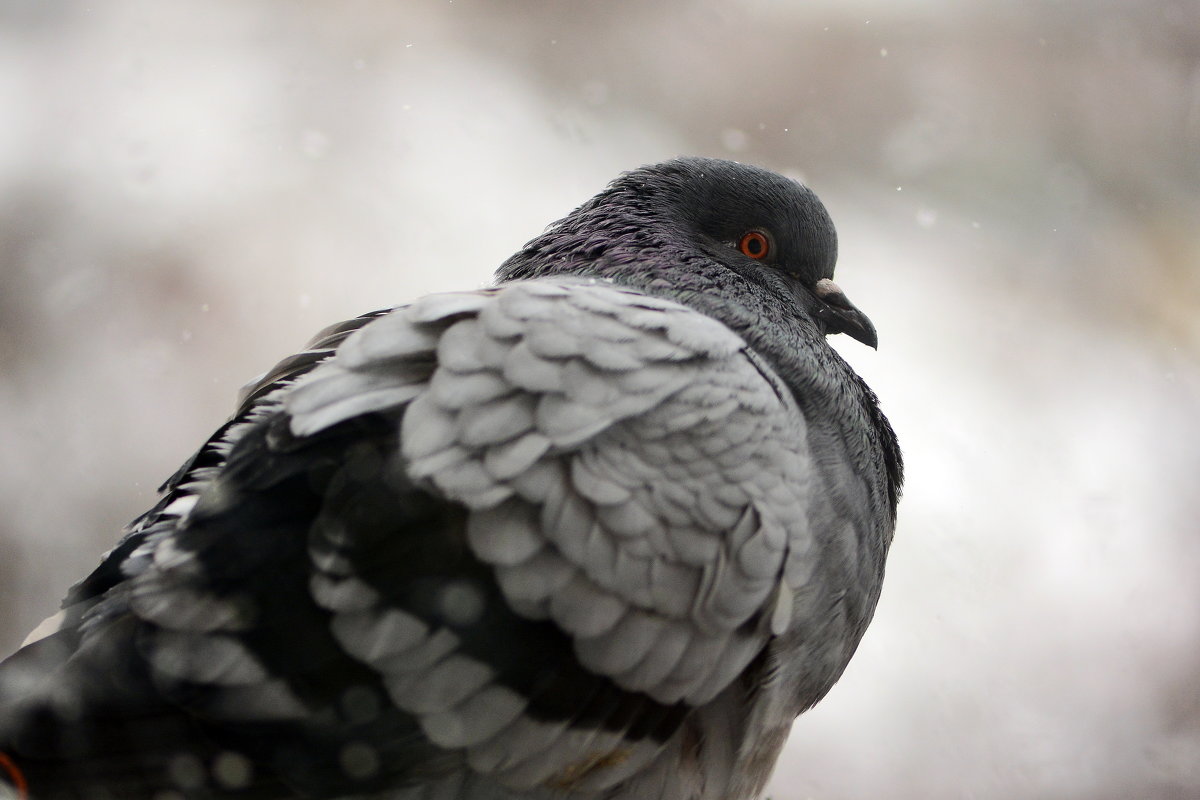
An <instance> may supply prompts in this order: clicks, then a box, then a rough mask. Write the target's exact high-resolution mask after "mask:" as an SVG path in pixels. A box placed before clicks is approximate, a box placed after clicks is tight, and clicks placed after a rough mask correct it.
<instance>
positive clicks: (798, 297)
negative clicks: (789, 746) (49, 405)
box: [0, 159, 901, 800]
mask: <svg viewBox="0 0 1200 800" xmlns="http://www.w3.org/2000/svg"><path fill="white" fill-rule="evenodd" d="M835 260H836V236H835V234H834V229H833V225H832V223H831V222H830V220H829V217H828V215H827V214H826V212H825V209H824V208H823V207H822V206H821V204H820V202H819V201H818V200H817V198H816V196H815V195H813V194H812V192H810V191H809V190H808V189H806V188H804V187H803V186H801V185H800V184H798V183H796V182H794V181H791V180H788V179H785V178H783V177H781V176H779V175H776V174H774V173H771V172H768V171H766V170H762V169H758V168H754V167H749V166H744V165H739V164H734V163H732V162H726V161H717V160H709V159H678V160H675V161H671V162H666V163H664V164H658V165H654V166H649V167H644V168H642V169H639V170H635V171H632V172H630V173H626V174H625V175H623V176H621V177H620V178H618V179H617V180H616V181H614V182H613V183H612V184H611V185H610V186H609V187H608V188H607V189H606V190H605V191H604V192H602V193H601V194H599V195H597V196H596V197H595V198H593V199H592V200H590V201H589V202H587V203H585V204H584V205H583V206H581V207H580V208H578V209H576V210H575V211H574V212H573V213H572V214H571V215H569V216H568V217H566V218H565V219H563V220H561V221H560V222H558V223H556V224H555V225H554V226H552V227H551V228H549V229H548V230H547V231H546V232H545V233H544V234H542V235H541V236H539V237H538V238H536V239H534V240H532V241H531V242H530V243H529V244H528V245H526V246H525V248H523V249H522V250H521V251H520V252H519V253H517V254H516V255H514V256H513V257H512V258H510V259H509V260H508V261H507V262H506V263H505V264H504V265H503V266H502V267H501V268H500V270H499V272H498V274H497V282H496V284H495V285H494V286H493V287H491V288H488V289H483V290H480V291H474V292H462V293H453V294H442V295H431V296H428V297H425V298H422V299H420V300H418V301H416V302H415V303H413V304H411V305H408V306H403V307H400V308H396V309H392V310H389V311H385V312H377V313H375V314H368V315H366V316H364V317H360V318H358V319H355V320H351V321H348V322H346V323H342V324H340V325H337V326H334V327H332V328H330V329H328V330H327V331H325V332H324V333H323V334H321V335H320V336H319V337H318V338H317V340H315V341H314V343H313V344H312V345H311V346H310V347H309V349H307V350H306V351H304V352H302V353H300V354H298V355H296V356H293V357H291V358H289V359H287V360H285V361H283V362H281V363H280V364H279V365H278V366H277V367H276V368H275V369H274V370H273V371H272V372H270V373H268V374H267V375H266V376H265V377H263V378H262V379H261V380H260V381H259V382H258V383H257V384H256V385H255V386H253V387H252V388H251V389H250V390H249V392H248V393H247V395H246V396H245V398H244V399H243V402H242V404H241V407H240V409H239V410H238V412H237V413H236V414H235V416H234V417H233V418H232V419H231V420H230V421H229V422H228V423H226V424H225V425H224V426H223V427H222V428H220V429H219V430H218V431H217V432H216V433H215V434H214V435H213V437H212V438H211V439H210V440H209V441H208V442H207V443H206V444H205V445H204V446H203V447H201V448H200V450H199V451H198V452H197V453H196V454H195V455H194V456H193V457H192V458H191V459H190V460H189V461H188V462H187V463H186V464H185V465H184V466H183V467H182V468H181V469H180V470H179V471H178V472H177V473H176V474H175V476H173V477H172V478H171V479H170V480H169V481H168V482H167V483H166V484H165V485H164V487H163V490H162V497H161V500H160V502H159V503H158V504H157V505H156V506H155V508H153V509H152V510H150V511H149V512H147V513H146V514H144V515H143V516H142V517H140V518H139V519H138V520H136V521H135V522H134V523H133V524H132V525H131V526H130V528H129V529H128V531H127V532H126V534H125V537H124V538H123V539H122V540H121V542H120V543H119V544H118V545H117V547H116V548H115V549H113V550H112V551H111V552H110V553H108V554H107V555H106V556H105V558H104V560H103V562H102V563H101V565H100V566H99V568H97V570H96V571H95V572H94V573H92V575H90V576H88V577H87V578H85V579H84V580H83V581H81V582H80V583H79V584H77V585H76V586H75V587H74V588H73V589H72V590H71V592H70V593H69V595H68V596H67V598H66V600H65V601H64V604H63V610H62V612H60V614H59V615H57V616H56V617H55V618H52V620H48V621H47V623H46V624H45V625H44V626H43V627H42V628H39V630H38V631H36V632H35V633H34V634H31V637H30V640H28V643H27V644H26V646H25V647H23V648H22V649H21V650H19V651H18V652H17V653H15V654H14V655H12V656H11V657H10V658H9V659H8V660H6V661H5V662H3V664H0V785H2V784H3V783H4V782H5V780H7V783H8V784H10V785H11V787H10V791H12V792H15V793H18V794H19V796H23V795H28V796H29V797H33V798H85V797H86V798H91V797H114V798H159V799H163V798H290V797H306V798H309V797H311V798H394V799H395V800H437V799H439V798H462V799H463V800H501V799H503V798H507V799H508V800H517V799H518V798H521V799H522V800H572V799H575V798H578V799H579V800H584V799H585V798H596V799H599V798H604V799H605V800H620V799H623V798H628V799H629V800H634V799H635V798H636V799H639V800H640V799H644V798H651V797H653V798H665V799H666V800H709V799H711V800H717V798H720V799H721V800H738V799H740V798H753V797H757V796H758V794H759V793H760V792H761V790H762V787H763V785H764V784H765V782H766V780H767V778H768V776H769V775H770V771H771V769H772V767H773V765H774V762H775V759H776V758H777V756H778V753H779V750H780V748H781V747H782V745H783V742H784V740H785V738H786V736H787V732H788V729H789V727H790V725H791V723H792V721H793V720H794V718H795V717H796V715H798V714H799V713H801V712H802V711H804V710H805V709H806V708H808V707H810V706H811V705H813V704H814V703H816V702H817V701H818V700H820V699H821V697H823V696H824V695H825V693H826V692H827V691H828V690H829V688H830V687H831V686H832V685H833V684H834V682H835V681H836V680H837V678H838V677H839V676H840V675H841V673H842V671H843V670H844V668H845V666H846V664H847V663H848V661H849V659H850V657H851V655H852V654H853V652H854V649H855V648H856V646H857V644H858V642H859V640H860V638H861V637H862V635H863V632H864V631H865V629H866V626H867V624H868V622H869V621H870V619H871V616H872V613H873V611H874V608H875V604H876V601H877V599H878V597H879V591H880V585H881V581H882V578H883V570H884V560H885V557H886V553H887V549H888V546H889V544H890V541H891V538H892V533H893V529H894V524H895V512H896V503H897V499H898V495H899V492H900V485H901V459H900V453H899V449H898V447H897V444H896V440H895V436H894V434H893V432H892V429H891V427H890V426H889V425H888V423H887V421H886V419H885V418H884V417H883V415H882V413H881V412H880V410H879V408H878V403H877V401H876V398H875V396H874V395H873V394H872V393H871V391H870V390H869V389H868V388H867V386H866V385H865V384H864V383H863V382H862V380H861V379H860V378H858V376H857V375H855V374H854V373H853V371H852V370H851V369H850V368H849V367H848V366H847V365H846V364H845V362H844V361H842V359H841V358H840V357H839V356H838V355H837V354H836V353H835V352H834V351H833V350H832V349H831V348H830V347H829V346H828V344H827V343H826V341H825V337H826V335H827V334H829V333H838V332H845V333H849V334H851V335H852V336H854V337H855V338H858V339H860V340H862V341H864V342H866V343H868V344H872V345H873V344H874V342H875V332H874V328H873V327H872V326H871V324H870V322H869V321H868V320H867V318H866V317H865V316H864V315H863V314H862V313H861V312H859V311H858V310H857V309H856V308H854V306H853V305H851V304H850V303H849V301H847V300H846V299H845V295H843V294H842V293H841V292H840V290H838V288H837V286H836V285H835V284H833V282H832V276H833V267H834V262H835ZM5 776H7V778H5ZM2 792H3V789H0V796H2Z"/></svg>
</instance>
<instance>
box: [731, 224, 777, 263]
mask: <svg viewBox="0 0 1200 800" xmlns="http://www.w3.org/2000/svg"><path fill="white" fill-rule="evenodd" d="M738 250H741V251H742V255H747V256H750V258H754V259H759V260H762V259H764V258H766V257H767V256H768V255H770V253H771V240H770V239H769V238H767V234H766V233H764V232H762V231H746V232H745V233H743V234H742V238H741V240H740V241H739V242H738Z"/></svg>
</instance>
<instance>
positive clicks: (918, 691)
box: [0, 0, 1200, 800]
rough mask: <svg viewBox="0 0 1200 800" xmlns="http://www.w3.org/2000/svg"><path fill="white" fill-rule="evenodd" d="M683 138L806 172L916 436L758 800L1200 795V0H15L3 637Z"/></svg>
mask: <svg viewBox="0 0 1200 800" xmlns="http://www.w3.org/2000/svg"><path fill="white" fill-rule="evenodd" d="M684 153H687V154H702V155H715V156H724V157H729V158H736V159H738V160H744V161H749V162H754V163H758V164H762V165H765V166H769V167H772V168H775V169H778V170H781V171H785V172H788V173H790V174H794V175H796V176H799V177H803V178H804V179H805V180H806V181H807V182H808V183H809V184H810V185H811V186H812V187H813V188H814V189H815V190H816V191H817V192H818V193H819V194H820V195H821V197H822V198H823V199H824V200H825V202H826V204H827V206H828V207H829V209H830V212H831V213H832V215H833V217H834V219H835V221H836V222H837V224H838V227H839V231H840V234H841V242H842V248H841V260H840V269H839V273H838V280H839V283H840V284H841V285H842V286H843V287H844V288H845V289H846V290H847V292H848V294H849V295H850V296H851V297H852V298H854V300H855V302H856V303H857V304H858V305H859V307H861V308H863V309H864V310H866V311H867V312H868V313H869V314H870V315H871V317H872V318H873V320H874V321H875V323H876V325H877V326H878V329H879V332H880V339H881V345H880V349H879V351H878V352H877V353H876V352H873V351H870V350H867V349H866V348H863V347H861V346H859V345H858V344H857V343H855V342H853V341H850V340H845V341H838V342H837V343H836V344H837V346H838V348H839V349H840V350H841V351H842V352H843V353H845V354H846V356H847V358H849V359H850V360H851V361H852V362H853V363H854V364H855V365H856V367H857V368H858V369H860V371H861V372H863V373H864V374H865V375H866V377H867V378H868V380H869V381H870V383H871V384H872V386H874V388H875V389H876V390H877V392H878V393H879V395H880V396H881V397H882V398H883V402H884V407H885V410H886V411H887V412H888V414H889V415H890V417H891V418H892V420H893V422H894V424H895V426H896V428H897V430H898V432H899V434H900V437H901V441H902V443H903V444H904V446H905V451H906V454H907V457H908V464H909V481H908V487H907V492H906V495H905V498H904V501H903V503H902V505H901V515H900V527H899V531H898V534H897V537H896V541H895V545H894V548H893V554H892V558H891V561H890V565H889V573H888V580H887V584H886V586H885V591H884V597H883V601H882V604H881V606H880V610H879V613H878V615H877V617H876V622H875V624H874V626H873V627H872V629H871V631H870V632H869V633H868V635H867V638H866V639H865V640H864V642H863V645H862V647H861V649H860V651H859V654H858V656H857V658H856V659H855V661H854V663H853V664H852V665H851V667H850V669H849V671H848V672H847V674H846V676H845V678H844V679H843V680H842V681H841V683H840V684H839V685H838V686H837V687H836V688H835V689H834V691H833V692H832V693H831V694H830V696H829V698H828V699H827V700H826V701H825V702H824V703H822V704H821V705H820V706H818V708H816V709H815V710H813V711H812V712H810V713H809V714H806V715H805V716H803V717H802V718H801V719H800V721H799V723H798V724H797V725H796V728H795V732H794V734H793V737H792V740H791V742H790V744H789V746H788V750H787V752H786V754H785V757H784V759H783V761H782V762H781V765H780V767H779V769H778V771H777V773H776V777H775V779H774V782H773V784H772V790H771V791H772V795H773V797H775V798H776V800H803V799H804V798H828V799H830V800H833V799H836V798H865V797H888V798H900V799H906V798H912V799H913V800H917V799H918V798H920V799H924V798H976V799H991V798H996V800H1000V799H1001V798H1003V799H1004V800H1012V799H1013V798H1050V797H1053V798H1081V799H1082V798H1088V799H1089V800H1090V799H1092V798H1101V799H1103V798H1113V800H1116V799H1117V798H1130V797H1138V798H1164V799H1165V798H1179V799H1181V800H1183V799H1185V798H1196V797H1200V486H1198V483H1200V225H1197V220H1198V219H1200V4H1198V3H1196V2H1195V1H1194V0H1191V1H1190V2H1169V1H1168V0H1146V1H1144V2H1143V1H1142V0H1139V2H1136V3H1135V2H1128V3H1119V2H1084V1H1083V0H1064V1H1063V2H1033V1H1032V0H1025V1H1023V2H1004V3H1000V2H995V3H990V4H982V3H981V4H963V3H953V2H950V1H949V0H945V2H937V1H936V0H923V1H922V0H904V1H903V2H886V3H885V2H883V1H882V0H879V2H868V1H867V0H854V1H853V2H834V1H833V0H826V2H793V3H788V2H780V1H777V2H765V1H763V2H749V0H747V1H746V2H710V3H700V2H696V3H692V2H656V3H638V2H634V1H633V0H622V1H613V2H604V3H586V2H582V0H576V1H575V2H567V1H566V0H562V1H561V2H531V1H530V2H515V1H514V2H507V3H487V2H483V0H473V1H471V0H457V1H455V2H449V0H443V1H442V2H424V1H422V2H417V1H416V0H404V2H383V0H378V1H377V2H363V1H359V0H352V1H351V2H339V3H329V2H320V1H319V0H308V1H307V2H304V1H295V2H282V1H280V2H268V1H267V0H243V1H242V2H237V3H233V2H211V1H210V2H200V1H199V0H190V1H186V2H171V3H163V2H152V1H151V0H146V1H145V2H135V1H134V0H105V2H101V3H81V2H69V1H67V0H64V1H63V2H57V3H43V2H35V0H0V609H2V614H0V649H2V650H3V651H4V652H7V651H9V650H11V649H12V648H14V647H15V646H16V645H17V643H18V642H19V641H20V640H21V638H22V637H23V636H24V634H25V633H26V632H27V631H28V630H29V629H30V628H32V627H33V626H34V625H35V624H36V623H37V622H39V621H40V620H41V619H42V618H43V617H44V616H46V615H48V614H49V613H51V612H52V611H53V610H54V609H55V608H56V606H57V602H58V600H59V599H60V598H61V596H62V594H63V593H64V591H65V590H66V588H67V587H68V586H69V585H70V584H71V583H72V582H73V581H74V580H76V579H78V578H79V577H81V576H82V575H84V574H85V573H86V572H87V571H89V570H90V569H91V568H92V567H93V566H94V565H95V563H96V562H97V559H98V557H99V554H100V553H101V552H102V551H103V550H105V549H106V548H107V547H109V546H110V545H111V544H112V542H113V541H114V540H115V539H116V536H117V534H118V531H119V529H120V526H121V525H122V524H124V523H125V522H126V521H128V520H129V519H130V518H132V517H133V516H135V515H136V514H137V513H138V512H139V511H141V510H142V509H143V508H145V507H146V506H147V505H148V504H150V503H151V502H152V499H153V496H154V495H153V491H154V488H155V486H156V485H157V484H158V482H160V481H161V480H162V479H164V478H166V477H167V476H168V475H169V474H170V473H171V472H172V471H173V470H174V469H175V467H176V466H178V464H179V463H180V462H181V461H182V460H183V459H184V458H186V457H187V456H188V455H189V454H190V452H191V450H192V449H193V448H194V447H195V446H196V445H198V444H199V442H200V441H201V440H202V439H203V438H204V437H205V436H206V435H207V434H208V432H209V431H210V430H211V429H212V428H214V427H215V426H216V425H217V424H218V423H220V422H221V420H222V419H223V418H224V416H225V415H226V414H228V413H229V412H230V411H231V410H232V404H233V399H234V396H235V393H236V391H237V389H238V387H239V386H241V385H242V384H243V383H244V382H246V381H247V380H249V379H250V378H251V377H253V376H254V375H255V374H257V373H258V372H260V371H262V370H264V369H266V368H267V367H269V366H270V365H271V364H273V363H274V362H275V361H276V360H277V359H278V358H279V357H281V356H283V355H286V354H287V353H289V352H292V351H294V350H295V349H297V348H299V347H300V346H301V345H303V344H304V342H305V341H306V340H307V339H308V337H309V336H310V335H311V334H312V333H314V332H315V331H317V330H318V329H320V328H321V327H323V326H324V325H325V324H327V323H329V322H331V321H334V320H337V319H341V318H344V317H348V316H352V315H355V314H358V313H360V312H364V311H367V310H371V309H375V308H380V307H384V306H388V305H391V304H395V303H398V302H403V301H405V300H406V299H410V298H412V297H413V296H415V295H418V294H421V293H423V292H428V291H433V290H439V289H454V288H469V287H475V286H479V285H482V284H484V283H485V282H487V280H488V277H489V274H490V272H491V271H492V270H493V269H494V268H495V267H496V266H497V265H498V264H499V263H500V261H501V260H502V259H503V258H504V257H505V256H506V255H508V254H509V253H510V252H512V251H513V250H514V249H515V248H517V247H518V246H519V245H520V244H521V243H523V242H524V241H525V240H526V239H528V238H530V237H531V236H533V235H534V234H536V233H537V232H539V231H540V230H541V229H542V227H543V226H544V225H546V224H547V223H549V222H550V221H552V220H554V219H556V218H558V217H560V216H562V215H563V214H564V213H566V212H567V211H569V210H570V209H571V208H572V207H573V206H574V205H575V204H577V203H579V202H581V201H582V200H584V199H586V198H587V197H588V196H590V195H591V194H593V193H594V192H595V191H597V190H598V189H600V188H601V187H602V186H603V185H604V183H605V182H606V181H607V180H609V179H610V178H612V177H613V176H615V175H616V174H617V173H618V172H620V171H621V170H624V169H629V168H631V167H634V166H637V165H639V164H643V163H646V162H651V161H657V160H660V159H663V158H667V157H670V156H674V155H677V154H684ZM840 338H842V339H845V337H840Z"/></svg>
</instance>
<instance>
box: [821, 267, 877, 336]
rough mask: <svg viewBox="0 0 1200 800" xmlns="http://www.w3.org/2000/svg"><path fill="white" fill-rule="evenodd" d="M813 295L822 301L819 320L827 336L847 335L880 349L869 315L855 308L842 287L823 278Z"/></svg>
mask: <svg viewBox="0 0 1200 800" xmlns="http://www.w3.org/2000/svg"><path fill="white" fill-rule="evenodd" d="M813 294H815V295H816V296H817V299H818V300H820V301H821V306H820V307H819V308H818V309H817V318H818V319H820V320H821V323H822V324H823V325H824V326H825V333H826V335H828V334H831V333H846V334H849V335H850V336H851V337H852V338H855V339H857V340H858V341H860V342H862V343H863V344H865V345H866V346H867V347H871V348H874V349H876V350H878V349H879V336H878V334H876V333H875V326H874V325H872V324H871V320H869V319H868V318H867V315H866V314H864V313H863V312H861V311H859V310H858V309H857V308H855V307H854V304H853V303H851V302H850V300H849V299H848V298H847V297H846V295H845V294H844V293H843V292H842V289H841V287H840V286H838V285H837V284H836V283H834V282H833V281H831V280H830V279H829V278H822V279H821V280H819V281H817V283H816V285H815V286H813Z"/></svg>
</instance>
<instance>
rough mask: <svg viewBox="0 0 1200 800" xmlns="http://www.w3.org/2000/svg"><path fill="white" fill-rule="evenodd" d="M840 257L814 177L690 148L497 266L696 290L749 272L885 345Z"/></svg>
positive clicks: (747, 277) (817, 316)
mask: <svg viewBox="0 0 1200 800" xmlns="http://www.w3.org/2000/svg"><path fill="white" fill-rule="evenodd" d="M836 262H837V232H836V231H835V229H834V226H833V221H832V220H831V219H830V218H829V213H828V212H827V211H826V210H825V206H824V205H822V204H821V201H820V200H819V199H818V198H817V196H816V194H814V193H813V192H812V190H811V189H809V188H808V187H806V186H804V185H803V184H801V183H799V182H797V181H795V180H792V179H790V178H786V177H784V176H782V175H779V174H777V173H774V172H771V171H770V170H766V169H762V168H760V167H754V166H750V165H746V164H738V163H736V162H733V161H724V160H721V159H710V158H679V159H674V160H672V161H666V162H663V163H661V164H653V165H650V166H645V167H642V168H640V169H636V170H633V171H631V172H627V173H625V174H623V175H621V176H620V177H619V178H617V179H616V180H615V181H613V182H612V184H610V185H609V187H608V188H607V189H606V190H605V191H603V192H601V193H600V194H599V195H597V196H596V197H594V198H592V199H591V200H589V201H588V202H586V203H584V204H583V205H582V206H580V207H579V208H577V209H576V210H575V211H573V212H572V213H571V214H570V215H568V216H567V217H566V218H564V219H562V220H560V221H559V222H557V223H555V224H554V225H552V226H551V227H550V228H549V229H547V231H546V232H545V233H543V234H542V235H541V236H539V237H537V238H536V239H533V240H532V241H530V242H529V243H528V244H526V245H525V247H524V248H523V249H522V250H521V251H520V252H518V253H517V254H516V255H514V256H513V257H512V258H510V259H509V260H508V261H507V262H505V264H504V265H503V266H502V267H501V268H500V270H499V272H498V273H497V277H498V278H499V279H500V280H502V281H503V280H516V279H521V278H533V277H541V276H547V275H564V274H567V275H585V276H591V277H602V278H608V279H611V280H613V281H614V282H617V283H625V284H630V285H635V286H637V287H638V288H641V289H644V290H647V291H651V292H656V293H661V294H667V295H671V296H675V297H677V298H678V299H682V300H684V301H685V302H687V301H688V300H689V299H696V297H697V294H698V293H703V292H704V291H705V290H706V289H713V290H715V289H720V291H721V292H722V293H723V295H724V296H726V297H728V296H729V291H730V289H731V286H733V285H735V284H738V283H744V284H746V285H748V286H751V287H754V288H755V289H756V290H757V292H756V293H757V294H758V295H759V296H760V298H761V299H763V300H766V301H767V302H772V303H782V304H784V305H786V306H788V307H791V308H793V309H794V310H796V311H798V312H799V316H800V317H801V319H802V320H806V321H808V322H810V323H811V324H812V325H813V326H815V327H816V329H817V330H818V332H819V333H822V334H832V333H846V334H849V335H850V336H852V337H853V338H855V339H857V340H859V341H860V342H863V343H864V344H867V345H869V346H870V347H876V346H877V344H878V339H877V336H876V333H875V327H874V325H872V324H871V321H870V320H869V319H868V318H867V316H866V315H865V314H863V313H862V312H861V311H859V310H858V309H857V308H855V306H854V305H853V304H852V303H851V302H850V301H849V300H848V299H847V297H846V295H845V294H844V293H843V292H842V290H841V289H840V288H839V287H838V285H837V284H835V283H834V282H833V272H834V266H835V264H836ZM733 288H736V286H733ZM691 304H693V305H696V303H694V302H693V303H691ZM735 327H736V326H735Z"/></svg>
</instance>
